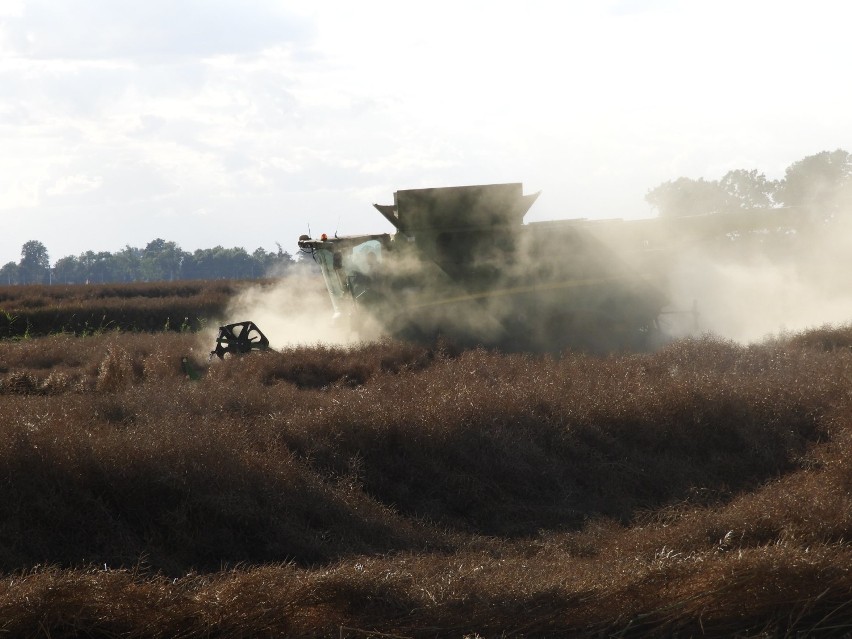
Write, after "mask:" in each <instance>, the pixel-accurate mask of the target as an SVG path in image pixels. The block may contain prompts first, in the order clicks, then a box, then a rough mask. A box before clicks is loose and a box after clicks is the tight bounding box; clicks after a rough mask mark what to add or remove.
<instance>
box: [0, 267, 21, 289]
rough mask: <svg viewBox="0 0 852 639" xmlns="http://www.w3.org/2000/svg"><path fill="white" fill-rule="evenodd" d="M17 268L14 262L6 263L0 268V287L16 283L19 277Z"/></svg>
mask: <svg viewBox="0 0 852 639" xmlns="http://www.w3.org/2000/svg"><path fill="white" fill-rule="evenodd" d="M19 270H20V269H19V268H18V265H17V264H15V262H6V264H4V265H3V267H2V268H0V285H2V284H5V285H7V286H11V285H12V284H17V283H18V281H19V280H18V276H19Z"/></svg>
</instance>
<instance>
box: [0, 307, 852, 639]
mask: <svg viewBox="0 0 852 639" xmlns="http://www.w3.org/2000/svg"><path fill="white" fill-rule="evenodd" d="M196 316H200V314H197V315H196ZM199 340H200V337H199V335H197V334H194V333H192V332H189V331H184V332H177V331H168V332H166V331H160V332H131V331H116V330H100V331H95V332H94V334H92V333H86V334H85V335H75V334H73V333H70V332H54V333H53V334H48V335H44V336H32V335H31V336H29V337H27V338H18V339H10V338H7V339H4V340H0V402H2V404H0V406H2V408H1V409H0V478H2V479H0V632H5V633H8V634H9V636H19V637H53V638H58V637H282V636H287V637H299V636H304V637H316V636H328V637H353V638H354V637H368V636H373V637H463V636H466V635H468V636H475V635H477V634H478V635H479V636H482V637H499V636H517V637H539V636H549V635H558V636H577V637H597V636H612V635H615V636H673V635H677V636H731V635H742V636H746V635H747V636H766V637H771V636H796V634H797V633H803V634H808V635H814V636H819V635H823V636H837V635H842V634H844V633H847V632H849V631H850V630H852V573H850V565H852V546H850V543H849V540H850V539H852V498H850V489H852V461H850V460H851V459H852V456H850V453H852V350H850V346H852V328H850V327H835V328H823V329H818V330H813V331H809V332H806V333H802V334H798V335H791V336H788V337H785V338H783V339H776V340H773V341H768V342H765V343H762V344H759V345H754V346H749V347H745V346H739V345H735V344H732V343H729V342H725V341H722V340H718V339H714V338H711V337H706V338H702V339H695V340H686V341H680V342H676V343H673V344H670V345H668V346H667V347H665V348H664V349H662V350H661V351H659V352H657V353H654V354H646V355H629V356H628V355H623V356H612V357H607V358H594V357H588V356H583V355H578V354H571V353H565V354H563V355H561V356H559V357H543V356H530V355H504V354H499V353H492V352H486V351H483V350H473V351H457V350H454V349H453V348H452V347H451V346H449V345H435V346H433V347H422V346H413V345H407V344H402V343H397V342H382V343H378V344H371V345H364V346H360V347H357V348H349V349H343V348H329V347H320V346H316V347H302V348H293V349H289V350H285V351H281V352H269V353H259V354H255V355H251V356H246V357H243V358H236V359H230V360H226V361H223V362H218V361H216V362H214V363H212V364H209V365H208V363H207V362H206V357H201V356H199V355H198V354H199V353H206V351H207V350H209V348H211V347H212V344H203V343H201V342H200V341H199ZM184 356H187V357H189V358H190V360H192V361H193V362H194V364H195V366H196V367H197V369H198V371H199V372H200V373H201V377H200V379H190V378H188V377H187V376H186V375H185V374H184V371H183V367H182V362H181V360H182V357H184Z"/></svg>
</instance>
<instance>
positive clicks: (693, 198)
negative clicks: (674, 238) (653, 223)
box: [645, 177, 728, 217]
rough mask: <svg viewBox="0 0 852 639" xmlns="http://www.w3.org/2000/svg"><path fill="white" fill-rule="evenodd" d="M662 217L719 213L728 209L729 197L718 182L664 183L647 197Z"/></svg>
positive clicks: (679, 179) (676, 181)
mask: <svg viewBox="0 0 852 639" xmlns="http://www.w3.org/2000/svg"><path fill="white" fill-rule="evenodd" d="M645 201H646V202H648V204H650V205H651V206H653V207H654V208H655V209H657V212H658V214H659V216H660V217H680V216H686V215H705V214H707V213H717V212H718V211H721V210H723V209H725V208H726V207H727V201H728V199H727V196H726V194H725V191H724V190H723V189H722V187H720V186H719V183H718V182H707V181H705V180H704V179H703V178H699V179H697V180H692V179H690V178H685V177H681V178H678V179H677V180H674V181H673V182H672V181H669V182H664V183H663V184H661V185H659V186H658V187H657V188H655V189H653V190H651V191H649V192H648V193H647V195H645Z"/></svg>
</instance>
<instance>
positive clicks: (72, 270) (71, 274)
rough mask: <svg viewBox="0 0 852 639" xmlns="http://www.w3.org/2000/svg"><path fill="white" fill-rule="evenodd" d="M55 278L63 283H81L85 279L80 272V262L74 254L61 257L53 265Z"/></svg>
mask: <svg viewBox="0 0 852 639" xmlns="http://www.w3.org/2000/svg"><path fill="white" fill-rule="evenodd" d="M53 279H54V281H56V282H60V283H62V284H79V283H80V282H83V281H85V277H83V276H82V274H81V273H80V262H79V261H77V258H76V257H74V256H73V255H68V256H66V257H61V258H59V259H58V260H56V264H54V265H53Z"/></svg>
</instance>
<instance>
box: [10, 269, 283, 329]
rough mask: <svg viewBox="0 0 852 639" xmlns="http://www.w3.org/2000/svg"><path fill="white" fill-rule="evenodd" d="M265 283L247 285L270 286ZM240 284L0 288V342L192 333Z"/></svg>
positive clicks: (220, 308)
mask: <svg viewBox="0 0 852 639" xmlns="http://www.w3.org/2000/svg"><path fill="white" fill-rule="evenodd" d="M272 283H273V282H272V281H271V280H264V281H254V282H253V284H255V285H259V286H261V287H263V286H270V285H272ZM244 285H245V283H244V282H240V281H234V280H206V281H202V280H199V281H178V282H153V283H147V282H133V283H128V284H93V285H65V284H57V285H54V286H42V285H30V286H0V339H2V338H8V337H33V336H39V335H47V334H51V333H60V332H62V333H72V334H75V335H91V334H93V333H98V332H103V331H107V330H124V331H161V330H198V329H199V328H201V327H202V325H203V324H204V322H205V320H206V319H209V318H213V317H219V316H221V314H222V312H223V311H224V310H225V308H226V306H227V304H228V302H229V301H230V300H231V299H232V298H233V296H234V294H235V293H236V292H237V291H238V290H240V288H241V287H243V286H244Z"/></svg>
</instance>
